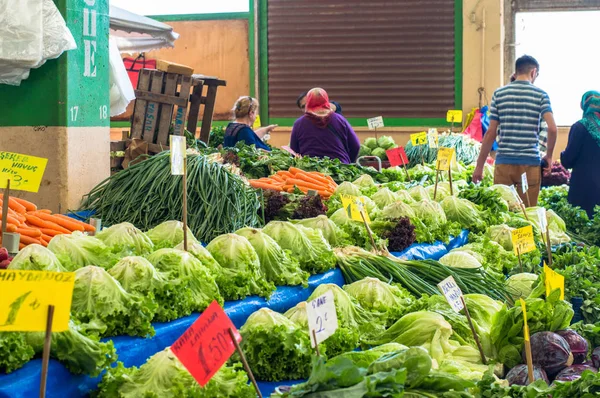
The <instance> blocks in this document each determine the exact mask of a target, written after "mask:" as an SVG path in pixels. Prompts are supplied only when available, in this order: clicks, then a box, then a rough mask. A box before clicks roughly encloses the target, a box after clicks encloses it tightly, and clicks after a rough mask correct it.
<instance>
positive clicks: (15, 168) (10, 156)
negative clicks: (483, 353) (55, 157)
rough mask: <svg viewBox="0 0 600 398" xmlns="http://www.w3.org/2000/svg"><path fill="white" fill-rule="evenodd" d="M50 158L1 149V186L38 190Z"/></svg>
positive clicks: (18, 189)
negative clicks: (8, 183)
mask: <svg viewBox="0 0 600 398" xmlns="http://www.w3.org/2000/svg"><path fill="white" fill-rule="evenodd" d="M47 163H48V159H44V158H38V157H35V156H28V155H21V154H20V153H14V152H3V151H0V188H6V181H8V180H10V189H14V190H17V191H27V192H37V191H38V190H39V189H40V184H41V183H42V177H43V176H44V171H45V170H46V164H47Z"/></svg>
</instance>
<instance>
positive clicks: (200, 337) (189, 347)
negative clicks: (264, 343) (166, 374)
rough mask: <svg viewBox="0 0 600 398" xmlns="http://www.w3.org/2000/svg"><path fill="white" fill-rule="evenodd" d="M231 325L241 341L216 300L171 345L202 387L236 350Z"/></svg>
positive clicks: (233, 327)
mask: <svg viewBox="0 0 600 398" xmlns="http://www.w3.org/2000/svg"><path fill="white" fill-rule="evenodd" d="M229 328H232V329H233V331H234V334H235V336H236V340H237V341H238V342H240V341H242V336H240V334H239V332H238V331H237V330H236V328H235V326H234V325H233V323H232V322H231V319H229V317H228V316H227V314H225V311H223V308H221V306H220V305H219V303H217V302H216V301H213V302H212V304H211V305H209V306H208V308H207V309H206V310H204V312H203V313H202V315H200V317H199V318H198V319H197V320H196V322H194V323H193V324H192V326H190V327H189V329H188V330H186V331H185V333H183V334H182V335H181V337H179V338H178V339H177V341H176V342H175V343H173V345H172V346H171V351H172V352H173V354H175V356H176V357H177V358H178V359H179V360H180V361H181V363H183V366H185V368H186V369H187V370H188V371H189V372H190V373H191V374H192V376H194V378H195V379H196V381H197V382H198V384H200V385H201V386H202V387H204V386H205V385H206V383H208V381H209V380H210V379H211V378H212V377H213V376H214V374H215V373H217V371H218V370H219V369H220V368H221V366H223V364H224V363H225V362H227V360H228V359H229V357H231V354H233V352H234V351H235V345H234V344H233V341H232V340H231V336H230V334H229Z"/></svg>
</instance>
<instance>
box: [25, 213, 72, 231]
mask: <svg viewBox="0 0 600 398" xmlns="http://www.w3.org/2000/svg"><path fill="white" fill-rule="evenodd" d="M25 218H27V223H28V224H30V225H35V226H36V227H40V228H48V229H55V230H57V231H60V232H62V233H63V234H70V233H71V231H69V230H68V229H66V228H64V227H61V226H60V225H58V224H56V223H53V222H51V221H45V220H42V219H41V218H39V217H36V216H34V215H32V214H26V215H25Z"/></svg>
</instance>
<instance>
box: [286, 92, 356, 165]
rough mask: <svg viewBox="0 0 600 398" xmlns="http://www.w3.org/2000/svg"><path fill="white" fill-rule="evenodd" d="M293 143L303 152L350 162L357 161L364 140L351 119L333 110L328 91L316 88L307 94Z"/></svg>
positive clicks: (293, 147) (294, 148) (295, 127)
mask: <svg viewBox="0 0 600 398" xmlns="http://www.w3.org/2000/svg"><path fill="white" fill-rule="evenodd" d="M290 147H291V148H292V149H293V150H294V151H295V152H296V153H298V154H301V155H303V156H315V157H320V158H324V157H328V158H331V159H339V160H340V161H341V162H342V163H347V164H348V163H352V162H354V161H356V158H357V157H358V151H359V150H360V141H359V140H358V137H357V136H356V133H355V132H354V130H353V129H352V126H350V123H348V121H347V120H346V119H345V118H344V117H343V116H342V115H340V114H337V113H335V112H334V111H333V110H332V108H331V104H330V103H329V96H328V95H327V92H326V91H325V90H323V89H322V88H313V89H312V90H310V91H309V92H308V95H307V96H306V109H305V113H304V116H302V117H301V118H300V119H298V120H296V122H295V123H294V127H293V128H292V137H291V140H290Z"/></svg>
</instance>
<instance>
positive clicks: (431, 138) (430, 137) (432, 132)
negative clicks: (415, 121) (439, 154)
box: [427, 129, 440, 148]
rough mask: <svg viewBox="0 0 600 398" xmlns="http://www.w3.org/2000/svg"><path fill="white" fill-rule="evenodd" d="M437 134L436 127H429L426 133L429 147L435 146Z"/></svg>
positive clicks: (436, 145)
mask: <svg viewBox="0 0 600 398" xmlns="http://www.w3.org/2000/svg"><path fill="white" fill-rule="evenodd" d="M439 140H440V138H439V134H438V132H437V130H436V129H429V132H428V133H427V141H428V142H429V148H437V147H438V142H439Z"/></svg>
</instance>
